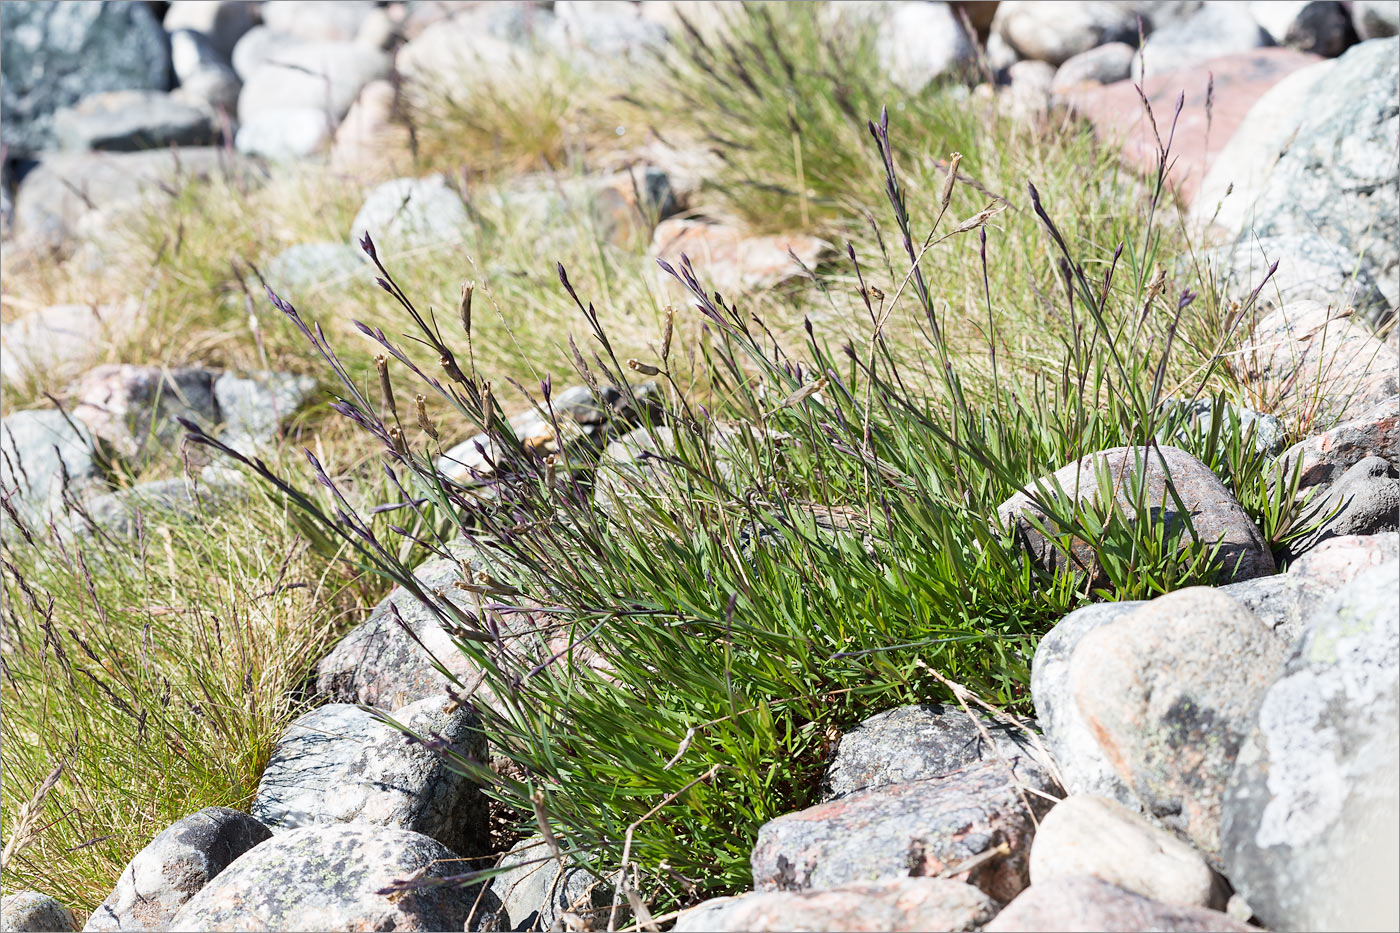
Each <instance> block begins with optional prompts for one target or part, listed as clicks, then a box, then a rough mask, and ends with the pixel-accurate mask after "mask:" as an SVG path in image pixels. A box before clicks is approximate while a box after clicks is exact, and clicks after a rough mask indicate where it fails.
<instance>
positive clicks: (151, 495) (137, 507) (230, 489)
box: [76, 470, 247, 536]
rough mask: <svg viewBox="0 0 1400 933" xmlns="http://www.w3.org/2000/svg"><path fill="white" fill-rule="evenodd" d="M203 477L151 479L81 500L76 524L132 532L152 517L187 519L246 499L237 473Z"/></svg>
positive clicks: (84, 528) (81, 528) (123, 533)
mask: <svg viewBox="0 0 1400 933" xmlns="http://www.w3.org/2000/svg"><path fill="white" fill-rule="evenodd" d="M202 477H205V479H203V480H202V481H200V482H191V481H190V480H188V479H185V478H183V477H182V478H178V479H162V480H154V481H152V482H149V483H140V484H138V485H136V486H132V487H131V488H130V489H120V490H117V491H116V492H109V493H103V494H102V495H98V496H93V497H92V498H91V499H89V500H88V501H87V502H85V503H84V504H83V508H82V513H83V516H82V517H83V518H84V519H85V520H86V522H85V523H80V524H78V525H77V526H76V528H77V530H78V531H90V530H95V529H96V528H101V529H103V530H105V531H107V532H109V533H111V534H114V535H118V536H135V535H137V534H138V533H139V532H140V530H141V529H142V528H143V527H144V526H146V524H147V523H148V522H149V520H150V519H151V518H154V517H165V518H182V519H185V520H190V519H195V518H198V517H199V516H201V515H213V514H216V513H217V512H219V511H221V510H223V509H227V508H228V507H230V506H231V505H233V504H235V503H238V502H242V501H246V497H247V490H246V489H245V488H244V487H243V485H242V482H241V478H242V477H241V475H240V474H238V473H230V474H224V473H218V472H213V471H208V470H206V471H204V472H203V473H202ZM233 477H237V479H234V478H233ZM88 523H90V524H88Z"/></svg>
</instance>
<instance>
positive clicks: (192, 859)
mask: <svg viewBox="0 0 1400 933" xmlns="http://www.w3.org/2000/svg"><path fill="white" fill-rule="evenodd" d="M270 838H272V832H271V830H269V829H268V828H267V827H266V826H264V825H263V824H262V823H260V822H258V821H257V820H256V819H254V818H253V817H251V816H249V815H248V814H246V813H240V812H239V811H237V810H230V809H228V808H227V807H205V808H204V809H203V810H200V811H199V812H198V813H192V814H190V815H189V816H187V817H185V818H184V819H182V820H178V821H176V822H175V823H172V824H171V825H170V826H169V828H167V829H166V830H165V831H164V832H162V833H160V835H158V836H156V837H155V838H154V839H152V840H151V842H150V844H149V845H147V846H146V848H144V849H142V850H141V851H140V852H139V853H138V854H137V856H136V858H134V859H132V860H131V863H130V864H128V865H127V866H126V868H125V869H124V870H123V871H122V873H121V877H120V878H118V879H117V885H116V887H115V888H114V889H113V890H112V893H111V894H109V895H107V899H106V900H104V901H103V902H102V903H101V904H100V905H99V906H98V908H97V909H96V910H95V911H93V913H92V916H91V917H90V918H88V922H87V926H85V927H84V928H83V929H84V930H166V929H169V928H170V921H171V919H172V918H173V917H174V916H175V914H176V912H177V911H179V909H180V908H181V907H183V906H184V905H185V903H186V902H187V901H189V899H190V898H191V897H194V895H196V894H198V893H199V891H200V889H201V888H203V887H204V886H205V885H206V884H208V883H209V881H210V880H211V879H213V878H214V877H216V876H217V875H218V874H219V873H220V872H221V871H223V870H224V869H225V868H227V867H228V866H229V865H231V864H233V862H234V861H235V860H236V859H238V858H239V857H241V856H242V855H243V854H244V853H245V852H247V851H248V850H250V849H252V848H253V847H254V846H256V845H258V844H259V843H261V842H263V841H265V840H267V839H270Z"/></svg>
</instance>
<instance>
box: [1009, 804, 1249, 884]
mask: <svg viewBox="0 0 1400 933" xmlns="http://www.w3.org/2000/svg"><path fill="white" fill-rule="evenodd" d="M1076 875H1088V876H1090V877H1094V878H1099V879H1101V880H1103V881H1107V882H1109V883H1110V884H1115V885H1117V886H1118V887H1120V888H1123V889H1125V890H1128V891H1132V892H1133V893H1134V894H1140V895H1142V896H1143V897H1150V898H1152V899H1153V900H1158V901H1163V902H1165V903H1168V904H1184V905H1186V906H1189V907H1210V908H1213V909H1215V910H1223V909H1224V908H1225V904H1226V902H1227V901H1228V900H1229V891H1228V888H1227V886H1226V885H1225V883H1224V882H1223V881H1222V880H1221V879H1220V878H1219V876H1217V875H1216V874H1215V872H1213V871H1212V870H1211V868H1210V866H1209V865H1207V864H1206V862H1205V859H1203V858H1201V855H1200V853H1199V852H1197V851H1196V850H1195V849H1193V848H1191V847H1190V846H1189V845H1187V844H1186V843H1184V842H1182V841H1181V840H1180V839H1178V838H1176V837H1175V836H1174V835H1172V834H1171V833H1169V832H1167V831H1166V830H1165V829H1162V828H1161V827H1158V826H1154V825H1152V824H1151V823H1149V822H1148V821H1147V819H1146V818H1145V817H1143V816H1142V815H1141V814H1140V813H1137V812H1135V811H1133V810H1129V809H1128V808H1127V807H1125V806H1123V805H1122V804H1120V803H1118V802H1116V801H1113V800H1109V799H1108V798H1107V797H1089V796H1085V795H1081V794H1076V795H1074V796H1072V797H1066V798H1065V799H1064V800H1061V801H1060V802H1059V803H1057V804H1056V805H1055V808H1054V809H1053V810H1051V811H1050V812H1049V813H1048V814H1046V816H1045V819H1043V820H1041V821H1040V828H1039V829H1037V830H1036V834H1035V841H1034V842H1032V843H1031V884H1032V885H1039V884H1045V883H1046V882H1049V881H1053V880H1054V879H1056V878H1069V877H1074V876H1076Z"/></svg>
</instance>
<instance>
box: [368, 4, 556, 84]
mask: <svg viewBox="0 0 1400 933" xmlns="http://www.w3.org/2000/svg"><path fill="white" fill-rule="evenodd" d="M410 15H411V14H410ZM553 28H554V14H553V13H552V12H551V11H549V10H547V9H543V8H541V7H537V6H535V5H533V4H517V3H490V4H485V5H478V6H477V7H475V8H472V9H469V10H465V11H461V12H458V13H457V15H455V16H452V17H451V18H449V19H447V20H445V21H441V22H437V23H434V24H433V28H431V29H428V30H426V31H423V32H422V33H421V34H420V35H417V36H415V37H413V38H412V39H410V41H409V42H408V43H407V44H405V45H404V46H403V47H402V48H401V49H399V53H398V55H397V56H396V58H395V60H394V65H395V67H396V68H397V69H398V70H399V73H400V74H401V75H403V77H404V79H405V81H407V82H408V83H409V84H410V85H411V86H413V87H416V88H419V89H434V90H447V89H453V88H458V89H459V88H460V87H461V86H462V84H463V83H464V82H465V81H467V80H470V78H471V77H472V75H474V74H481V73H496V74H501V73H503V71H502V69H506V68H515V69H520V68H523V67H524V66H525V65H526V64H527V61H528V58H527V56H528V55H529V54H530V53H531V52H532V50H533V49H535V48H537V47H538V46H539V45H540V44H542V43H543V41H544V40H543V38H542V37H543V36H544V35H545V34H547V33H548V32H550V31H551V30H552V29H553Z"/></svg>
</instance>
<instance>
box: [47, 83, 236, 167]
mask: <svg viewBox="0 0 1400 933" xmlns="http://www.w3.org/2000/svg"><path fill="white" fill-rule="evenodd" d="M53 132H54V136H55V138H56V139H57V141H58V144H59V146H60V147H61V148H64V149H76V150H87V149H105V150H110V151H113V152H135V151H138V150H141V149H168V148H169V147H171V146H211V145H214V144H216V143H217V142H218V141H219V134H218V131H217V130H216V129H215V127H214V121H213V120H212V119H211V115H210V114H209V113H208V112H206V111H203V110H200V109H198V108H196V107H191V106H190V105H188V104H184V103H181V102H180V101H178V100H175V99H174V98H173V97H171V96H170V95H169V94H167V93H165V92H164V91H106V92H104V93H101V94H90V95H88V96H87V97H84V98H83V99H82V100H80V101H78V103H77V104H75V105H74V106H72V107H64V108H63V109H62V110H59V111H57V112H56V113H55V114H54V118H53Z"/></svg>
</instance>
